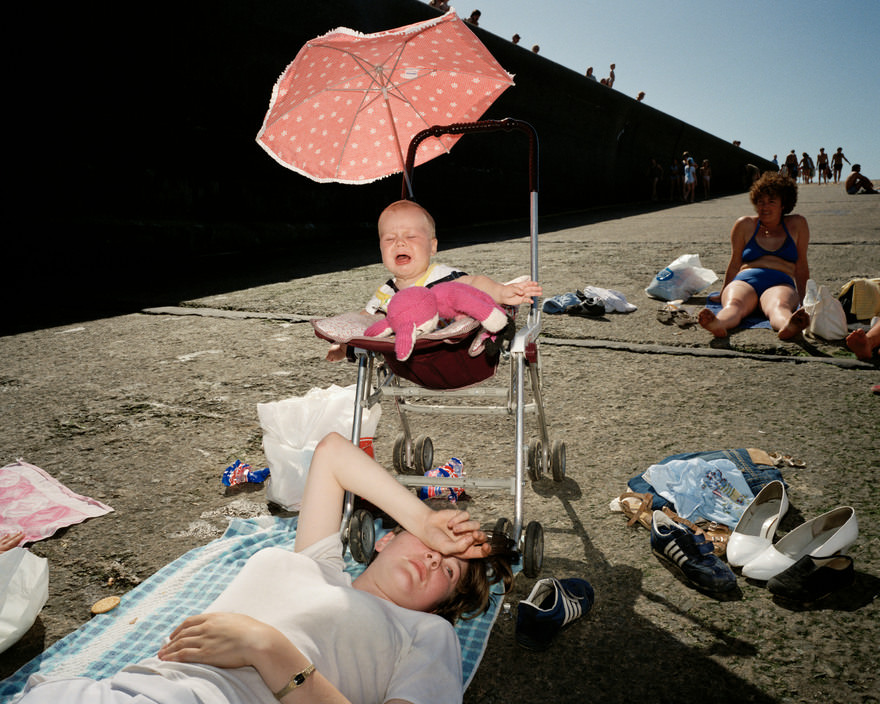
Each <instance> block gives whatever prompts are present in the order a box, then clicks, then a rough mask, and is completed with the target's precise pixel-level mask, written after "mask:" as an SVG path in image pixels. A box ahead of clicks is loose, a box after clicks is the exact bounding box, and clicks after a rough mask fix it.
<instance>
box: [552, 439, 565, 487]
mask: <svg viewBox="0 0 880 704" xmlns="http://www.w3.org/2000/svg"><path fill="white" fill-rule="evenodd" d="M550 473H551V474H552V475H553V481H554V482H561V481H562V480H563V479H565V442H564V441H563V440H554V441H553V444H552V445H550Z"/></svg>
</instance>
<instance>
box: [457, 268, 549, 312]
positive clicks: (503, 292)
mask: <svg viewBox="0 0 880 704" xmlns="http://www.w3.org/2000/svg"><path fill="white" fill-rule="evenodd" d="M457 280H458V281H460V282H461V283H463V284H469V285H470V286H473V287H474V288H478V289H480V290H481V291H483V292H485V293H488V294H489V295H490V296H492V300H494V301H495V302H496V303H499V304H501V305H507V306H518V305H519V304H521V303H531V302H532V299H533V298H534V297H535V296H540V295H541V294H542V293H543V292H544V289H543V288H541V284H539V283H538V282H537V281H518V282H516V283H511V284H501V283H498V282H497V281H495V280H493V279H490V278H489V277H488V276H483V275H482V274H478V275H477V276H462V277H461V278H460V279H457Z"/></svg>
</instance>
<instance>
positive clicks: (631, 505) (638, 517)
mask: <svg viewBox="0 0 880 704" xmlns="http://www.w3.org/2000/svg"><path fill="white" fill-rule="evenodd" d="M617 500H618V501H619V502H620V510H621V511H623V515H624V516H626V517H627V519H629V520H627V522H626V525H628V526H632V525H635V524H636V521H638V522H639V523H641V524H642V525H643V526H645V528H647V529H648V530H651V521H652V518H651V513H652V508H651V506H652V504H653V503H654V495H653V494H651V493H650V492H646V493H644V494H638V493H636V492H634V491H627V492H625V493H623V494H621V495H620V496H619V497H618V499H617Z"/></svg>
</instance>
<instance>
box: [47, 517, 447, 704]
mask: <svg viewBox="0 0 880 704" xmlns="http://www.w3.org/2000/svg"><path fill="white" fill-rule="evenodd" d="M341 555H342V543H341V541H340V538H339V535H338V534H337V535H332V536H328V537H327V538H325V539H323V540H321V541H319V542H318V543H316V544H315V545H312V546H311V547H309V548H308V549H307V550H304V551H303V552H301V553H294V552H291V551H289V550H284V549H282V548H265V549H263V550H260V551H259V552H258V553H256V554H255V555H254V556H253V557H251V558H250V559H249V560H248V561H247V563H246V564H245V566H244V567H243V568H242V570H241V572H240V573H239V574H238V575H237V576H236V577H235V579H234V580H233V581H232V583H231V584H230V585H229V587H227V588H226V589H225V590H224V591H223V593H222V594H221V595H220V596H219V597H218V598H217V599H216V600H215V601H214V603H213V604H211V606H210V607H208V609H206V611H226V612H235V613H242V614H247V615H248V616H251V617H253V618H255V619H258V620H260V621H264V622H266V623H270V624H272V625H273V626H275V627H276V628H278V629H279V630H280V631H281V632H282V633H284V634H285V636H287V638H289V639H290V641H291V642H292V643H293V644H294V645H296V646H297V647H298V648H299V649H300V650H301V651H302V653H303V654H304V655H305V656H306V657H307V658H308V659H309V660H310V661H311V662H312V663H314V664H315V667H316V668H317V670H318V671H320V672H321V673H322V674H323V675H324V676H325V677H326V678H327V679H328V680H330V682H332V683H333V684H334V685H335V686H336V687H337V688H338V689H339V690H340V691H341V692H342V694H344V695H345V696H346V697H348V699H349V700H351V701H352V702H362V703H363V704H381V703H382V702H385V701H387V700H389V699H404V700H407V701H411V702H414V703H415V704H422V703H424V704H445V703H447V702H448V703H449V704H460V702H461V700H462V696H463V691H462V672H461V650H460V648H459V644H458V639H457V637H456V635H455V631H454V629H453V628H452V626H451V625H450V624H449V623H448V622H447V621H446V620H444V619H443V618H441V617H439V616H437V615H434V614H425V613H421V612H419V611H411V610H409V609H404V608H402V607H400V606H397V605H395V604H392V603H391V602H389V601H385V600H384V599H380V598H378V597H375V596H373V595H372V594H367V593H365V592H362V591H360V590H358V589H354V588H352V586H351V576H350V575H349V574H348V573H346V572H344V571H343V561H342V557H341ZM291 674H293V673H291ZM105 682H107V681H105ZM111 682H112V687H113V688H114V689H116V690H117V691H118V690H123V691H128V692H131V693H139V694H142V695H145V696H146V697H149V698H152V699H154V700H155V701H157V702H181V703H182V702H199V703H200V704H256V703H265V704H276V700H275V697H274V696H273V694H272V692H271V691H269V689H268V687H267V686H266V684H265V683H264V682H263V680H262V678H261V677H260V675H259V673H258V672H257V671H256V670H255V669H254V668H252V667H243V668H238V669H223V668H216V667H211V666H209V665H199V664H192V663H170V662H163V661H161V660H159V659H158V658H148V659H147V660H144V661H142V662H140V663H138V664H137V665H132V666H129V667H126V668H125V669H123V670H122V671H121V672H119V673H118V674H117V675H115V676H114V677H113V678H111ZM102 684H103V683H102ZM37 691H39V690H37ZM35 694H36V692H35ZM193 695H195V697H194V696H193Z"/></svg>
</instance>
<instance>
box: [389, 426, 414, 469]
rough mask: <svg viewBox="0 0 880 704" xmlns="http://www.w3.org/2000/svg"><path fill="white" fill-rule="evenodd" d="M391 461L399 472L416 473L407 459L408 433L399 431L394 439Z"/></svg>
mask: <svg viewBox="0 0 880 704" xmlns="http://www.w3.org/2000/svg"><path fill="white" fill-rule="evenodd" d="M391 463H392V464H393V465H394V471H395V472H397V473H398V474H414V472H413V471H412V469H411V468H410V466H409V464H408V463H407V460H406V433H398V434H397V437H396V438H395V439H394V448H393V450H392V455H391Z"/></svg>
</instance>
